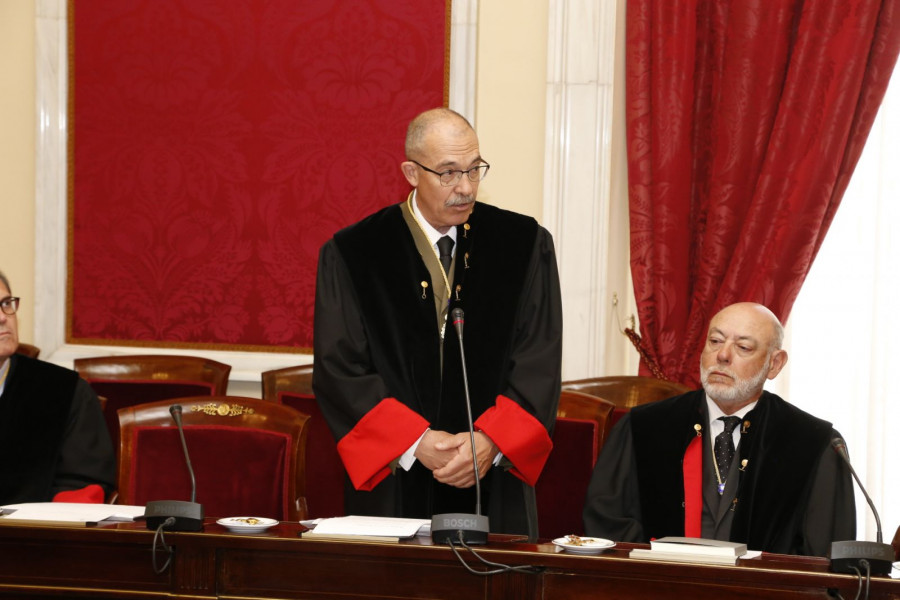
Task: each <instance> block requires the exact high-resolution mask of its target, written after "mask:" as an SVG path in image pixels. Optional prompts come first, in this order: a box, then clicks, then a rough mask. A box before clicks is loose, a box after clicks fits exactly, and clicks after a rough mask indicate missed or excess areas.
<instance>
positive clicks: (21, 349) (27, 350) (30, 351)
mask: <svg viewBox="0 0 900 600" xmlns="http://www.w3.org/2000/svg"><path fill="white" fill-rule="evenodd" d="M16 354H21V355H23V356H27V357H29V358H37V357H38V356H40V355H41V349H40V348H38V347H37V346H32V345H31V344H19V346H18V347H17V348H16Z"/></svg>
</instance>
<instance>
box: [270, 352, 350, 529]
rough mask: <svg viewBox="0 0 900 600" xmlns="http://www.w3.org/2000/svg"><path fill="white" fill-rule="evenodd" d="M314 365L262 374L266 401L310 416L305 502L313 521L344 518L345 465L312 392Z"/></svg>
mask: <svg viewBox="0 0 900 600" xmlns="http://www.w3.org/2000/svg"><path fill="white" fill-rule="evenodd" d="M312 371H313V367H312V365H302V366H297V367H287V368H284V369H276V370H273V371H266V372H264V373H263V374H262V388H263V393H262V395H263V399H265V400H270V401H272V402H278V403H281V404H286V405H288V406H292V407H294V408H296V409H297V410H299V411H300V412H302V413H306V414H307V415H309V437H308V439H307V452H306V481H307V491H306V501H307V504H308V506H309V514H310V516H311V517H314V518H323V517H339V516H343V515H344V479H345V477H346V475H345V471H344V463H343V462H341V457H340V455H338V451H337V443H336V442H335V439H334V435H332V433H331V430H330V429H329V428H328V424H327V423H326V422H325V419H324V417H322V413H321V412H320V411H319V406H318V404H317V403H316V398H315V396H313V391H312Z"/></svg>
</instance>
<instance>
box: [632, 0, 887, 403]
mask: <svg viewBox="0 0 900 600" xmlns="http://www.w3.org/2000/svg"><path fill="white" fill-rule="evenodd" d="M898 8H900V6H898V4H897V3H896V2H891V1H883V0H846V1H842V2H803V1H801V0H752V1H745V2H731V1H726V0H689V1H684V2H661V1H658V0H629V2H628V7H627V25H626V27H627V42H626V46H627V55H626V118H627V124H626V127H627V137H628V141H627V143H628V170H629V175H628V176H629V201H630V218H631V269H632V275H633V280H634V286H635V294H636V297H637V303H638V314H639V317H640V327H641V336H642V338H643V341H642V343H641V344H642V350H643V351H644V353H643V356H644V359H643V360H642V361H641V373H642V374H650V373H651V372H652V370H653V369H652V367H658V368H659V372H660V373H662V374H663V375H664V376H665V377H667V378H669V379H672V380H676V381H680V382H682V383H686V384H692V385H697V383H698V371H699V369H698V364H699V355H700V350H701V348H702V344H703V339H704V336H705V333H706V326H707V323H708V322H709V319H710V317H711V316H712V315H713V314H715V313H716V312H717V311H718V310H719V309H721V308H723V307H724V306H727V305H728V304H731V303H733V302H736V301H755V302H760V303H762V304H765V305H766V306H768V307H769V308H770V309H772V310H773V311H774V312H775V314H776V315H778V317H779V318H781V319H782V321H784V320H785V319H787V317H788V315H789V313H790V309H791V306H792V305H793V303H794V300H795V299H796V297H797V293H798V292H799V290H800V286H801V285H802V284H803V281H804V279H805V277H806V274H807V273H808V271H809V268H810V266H811V264H812V261H813V259H814V258H815V255H816V252H817V251H818V249H819V246H820V244H821V242H822V239H823V237H824V235H825V233H826V231H827V230H828V226H829V224H830V223H831V220H832V218H833V217H834V213H835V211H836V210H837V207H838V204H839V203H840V200H841V196H842V195H843V193H844V190H845V189H846V187H847V182H848V180H849V178H850V175H851V174H852V172H853V168H854V167H855V165H856V162H857V160H858V159H859V155H860V153H861V152H862V147H863V144H864V143H865V139H866V136H867V135H868V132H869V129H870V127H871V125H872V121H873V120H874V117H875V113H876V111H877V110H878V106H879V104H880V102H881V99H882V97H883V96H884V91H885V89H886V87H887V83H888V80H889V79H890V76H891V72H892V70H893V67H894V63H895V62H896V59H897V54H898V48H900V14H898Z"/></svg>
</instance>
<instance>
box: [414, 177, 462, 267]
mask: <svg viewBox="0 0 900 600" xmlns="http://www.w3.org/2000/svg"><path fill="white" fill-rule="evenodd" d="M416 191H417V190H416V189H415V188H413V194H412V203H411V204H412V209H413V214H414V215H415V216H416V219H417V220H418V221H419V225H421V226H422V231H424V232H425V237H427V238H428V242H429V243H430V244H431V245H432V246H435V247H437V241H438V240H439V239H441V238H442V237H444V236H445V235H449V236H450V239H451V240H453V251H454V253H455V252H456V227H451V228H450V230H449V231H448V232H447V233H441V232H440V231H438V230H437V229H435V228H434V227H432V226H431V223H429V222H428V221H427V220H426V219H425V217H423V216H422V211H420V210H419V202H418V201H417V200H416Z"/></svg>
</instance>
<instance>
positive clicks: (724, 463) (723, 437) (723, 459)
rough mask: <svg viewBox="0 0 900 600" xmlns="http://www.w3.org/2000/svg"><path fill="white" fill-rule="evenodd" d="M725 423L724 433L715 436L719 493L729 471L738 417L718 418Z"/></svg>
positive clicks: (722, 489) (739, 419)
mask: <svg viewBox="0 0 900 600" xmlns="http://www.w3.org/2000/svg"><path fill="white" fill-rule="evenodd" d="M719 420H720V421H722V422H723V423H725V431H723V432H722V433H720V434H719V435H717V436H716V446H715V454H716V465H718V467H719V493H720V494H721V493H722V492H723V491H724V490H725V479H726V478H727V477H728V470H729V469H731V461H732V460H733V459H734V438H733V437H732V435H731V434H732V433H733V432H734V428H735V427H737V426H738V423H740V422H741V418H740V417H719Z"/></svg>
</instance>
